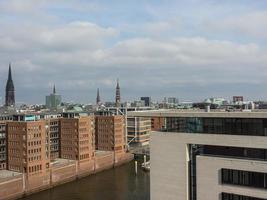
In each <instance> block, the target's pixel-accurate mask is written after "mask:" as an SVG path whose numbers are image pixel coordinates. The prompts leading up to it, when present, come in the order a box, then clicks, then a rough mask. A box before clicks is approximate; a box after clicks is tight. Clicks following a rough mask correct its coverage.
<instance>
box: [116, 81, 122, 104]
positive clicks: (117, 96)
mask: <svg viewBox="0 0 267 200" xmlns="http://www.w3.org/2000/svg"><path fill="white" fill-rule="evenodd" d="M115 102H116V107H120V102H121V92H120V84H119V79H117V86H116V98H115Z"/></svg>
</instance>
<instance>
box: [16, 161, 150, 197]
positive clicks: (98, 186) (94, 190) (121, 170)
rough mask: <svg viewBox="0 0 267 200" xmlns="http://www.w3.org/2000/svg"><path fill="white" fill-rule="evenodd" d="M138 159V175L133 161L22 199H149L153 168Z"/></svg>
mask: <svg viewBox="0 0 267 200" xmlns="http://www.w3.org/2000/svg"><path fill="white" fill-rule="evenodd" d="M138 163H139V164H138V173H137V175H135V169H134V168H135V167H134V161H131V162H130V163H127V164H125V165H122V166H120V167H117V168H114V169H110V170H107V171H103V172H100V173H98V174H94V175H90V176H88V177H85V178H82V179H78V180H76V181H73V182H70V183H66V184H64V185H61V186H57V187H55V188H52V189H49V190H46V191H42V192H39V193H36V194H33V195H31V196H28V197H25V198H22V199H21V200H149V199H150V186H149V184H150V178H149V172H144V171H143V170H142V169H141V167H140V164H141V161H140V160H139V161H138Z"/></svg>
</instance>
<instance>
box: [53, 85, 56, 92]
mask: <svg viewBox="0 0 267 200" xmlns="http://www.w3.org/2000/svg"><path fill="white" fill-rule="evenodd" d="M53 94H56V85H55V84H54V87H53Z"/></svg>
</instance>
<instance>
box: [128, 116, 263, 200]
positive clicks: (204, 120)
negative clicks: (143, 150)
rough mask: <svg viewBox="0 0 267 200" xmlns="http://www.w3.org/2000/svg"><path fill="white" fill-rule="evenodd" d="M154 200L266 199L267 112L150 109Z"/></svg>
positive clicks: (152, 196)
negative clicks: (162, 123) (157, 127)
mask: <svg viewBox="0 0 267 200" xmlns="http://www.w3.org/2000/svg"><path fill="white" fill-rule="evenodd" d="M130 115H132V116H136V117H165V119H166V127H165V129H164V130H162V132H154V133H152V134H151V140H150V156H151V199H152V200H159V199H165V200H174V199H184V200H217V199H218V200H266V199H267V137H266V136H267V112H193V111H183V112H181V111H147V112H133V113H130Z"/></svg>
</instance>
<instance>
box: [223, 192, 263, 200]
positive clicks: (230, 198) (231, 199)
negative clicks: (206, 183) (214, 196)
mask: <svg viewBox="0 0 267 200" xmlns="http://www.w3.org/2000/svg"><path fill="white" fill-rule="evenodd" d="M221 196H222V198H221V199H222V200H267V199H262V198H256V197H249V196H243V195H238V194H229V193H222V195H221Z"/></svg>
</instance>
